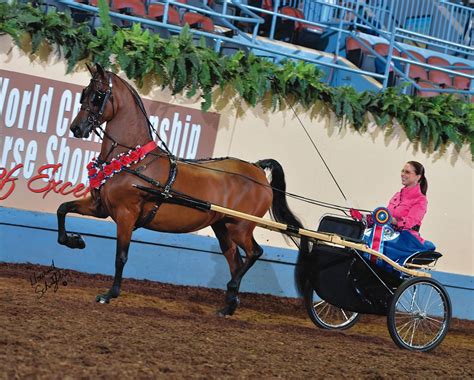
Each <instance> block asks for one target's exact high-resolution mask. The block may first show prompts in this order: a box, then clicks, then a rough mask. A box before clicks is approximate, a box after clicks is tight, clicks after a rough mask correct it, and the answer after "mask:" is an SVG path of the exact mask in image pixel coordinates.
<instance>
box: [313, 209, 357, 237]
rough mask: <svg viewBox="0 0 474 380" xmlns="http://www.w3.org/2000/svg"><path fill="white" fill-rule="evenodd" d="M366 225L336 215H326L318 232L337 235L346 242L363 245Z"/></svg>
mask: <svg viewBox="0 0 474 380" xmlns="http://www.w3.org/2000/svg"><path fill="white" fill-rule="evenodd" d="M364 230H365V225H364V223H362V222H359V221H358V220H353V219H349V218H343V217H340V216H335V215H324V216H323V217H322V218H321V220H320V222H319V227H318V231H319V232H327V233H333V234H337V235H339V236H341V237H343V238H345V239H346V240H350V241H354V242H358V243H362V242H363V241H362V237H363V235H364Z"/></svg>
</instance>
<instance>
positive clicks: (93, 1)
mask: <svg viewBox="0 0 474 380" xmlns="http://www.w3.org/2000/svg"><path fill="white" fill-rule="evenodd" d="M75 2H76V3H79V4H86V5H90V6H92V7H97V5H98V3H99V0H75Z"/></svg>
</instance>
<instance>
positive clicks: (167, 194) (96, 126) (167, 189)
mask: <svg viewBox="0 0 474 380" xmlns="http://www.w3.org/2000/svg"><path fill="white" fill-rule="evenodd" d="M112 75H113V74H112V73H110V72H109V73H108V86H109V87H108V89H107V90H106V91H105V93H104V92H101V91H98V92H99V94H98V98H99V99H101V100H102V104H101V105H100V110H99V112H98V113H97V114H95V113H94V114H93V116H92V118H91V119H89V117H90V116H88V120H91V124H92V125H93V132H94V133H95V134H96V135H97V136H98V137H99V138H100V139H102V140H103V139H104V138H105V137H107V138H108V139H109V140H110V141H112V146H111V148H110V150H109V151H108V152H107V155H106V157H105V159H104V160H99V159H97V160H96V163H97V164H98V165H104V166H106V165H110V163H109V162H107V159H108V157H109V156H110V154H111V153H112V152H113V150H114V149H115V148H116V147H117V146H121V147H123V148H126V149H129V151H131V150H135V149H136V148H137V147H131V146H128V145H125V144H122V143H120V142H118V141H116V140H115V139H114V138H113V137H112V136H110V134H109V133H107V132H106V131H105V129H103V128H102V127H101V125H100V122H99V119H100V117H101V116H102V114H103V112H104V111H105V106H106V104H107V101H108V100H109V99H110V101H111V102H112V109H113V112H114V114H115V107H114V103H113V95H112ZM117 78H118V79H119V80H120V81H121V82H122V83H123V84H124V85H125V86H126V87H127V89H128V90H129V91H130V92H131V93H132V95H133V98H134V101H135V103H136V104H137V106H138V108H139V109H140V111H141V112H142V114H143V116H145V120H146V121H147V126H148V132H149V134H150V138H151V139H152V140H153V136H152V132H153V133H154V134H155V136H157V137H158V139H159V140H160V145H161V146H162V147H163V148H164V149H163V150H164V151H165V154H156V153H153V152H152V151H150V152H148V153H147V154H149V155H152V156H155V157H160V156H167V157H168V159H169V161H170V173H169V177H168V181H167V182H166V184H165V185H164V186H163V185H161V184H160V183H159V182H157V181H155V180H154V179H152V178H150V177H147V176H145V175H143V174H141V173H140V172H139V171H140V168H139V169H138V170H133V169H130V168H129V167H128V166H124V167H123V168H122V170H123V171H125V172H127V173H130V174H133V175H135V176H137V177H139V178H140V179H142V180H144V181H146V182H148V183H150V184H152V185H153V186H156V187H159V188H162V189H163V192H162V196H163V198H165V199H167V198H171V197H172V195H171V187H172V184H173V183H174V181H175V179H176V176H177V162H178V161H179V162H180V163H183V164H187V165H195V166H198V167H199V168H202V169H206V170H211V171H216V172H221V173H225V174H230V175H237V176H240V177H242V178H246V179H247V180H249V181H252V182H254V183H256V184H259V185H261V186H264V187H267V188H271V189H272V190H274V191H277V192H280V193H284V194H286V195H287V196H289V197H291V198H294V199H296V200H299V201H302V202H306V203H310V204H314V205H316V206H320V207H324V208H329V209H333V210H338V211H341V212H343V213H346V211H347V210H349V209H350V207H347V206H341V205H337V204H333V203H328V202H323V201H318V200H316V199H312V198H308V197H304V196H301V195H298V194H294V193H289V192H285V191H281V190H279V189H275V188H273V187H272V186H270V185H268V184H265V183H261V182H259V181H256V180H255V179H253V178H250V177H248V176H246V175H244V174H240V173H233V172H228V171H225V170H221V169H216V168H210V167H206V166H202V165H199V162H201V161H216V160H223V159H235V158H233V157H223V158H212V159H209V158H207V159H200V160H185V159H177V158H176V157H175V156H174V154H173V153H171V151H170V150H169V148H168V146H167V145H166V143H165V142H164V141H163V140H162V139H161V138H160V136H159V134H158V132H157V131H156V129H155V128H154V127H153V124H152V123H151V122H150V120H149V118H148V115H147V112H146V110H145V107H144V105H143V102H142V100H141V98H140V96H139V95H138V93H137V92H136V90H135V89H134V88H133V87H132V86H130V85H129V84H128V83H127V82H126V81H125V80H123V79H122V78H120V77H119V76H117ZM92 80H93V81H96V82H99V83H104V82H103V81H100V80H98V79H94V78H93V79H92ZM85 90H86V89H84V90H83V95H84V91H85ZM291 108H292V110H293V112H294V114H295V116H296V117H297V119H298V121H299V122H300V124H301V125H302V127H303V128H304V125H303V123H302V122H301V120H300V118H299V117H298V115H297V114H296V111H295V110H294V108H293V107H291ZM81 109H82V108H81ZM85 110H88V111H90V112H92V110H91V109H90V108H89V107H88V108H86V109H85ZM304 129H305V131H306V128H304ZM98 130H100V131H101V132H102V136H101V135H100V133H99V132H98ZM306 134H307V135H308V137H309V138H310V140H311V142H312V144H313V146H314V147H315V149H316V150H317V152H318V154H319V156H320V157H321V159H322V160H323V162H324V164H325V166H326V168H327V169H328V171H329V172H330V175H331V177H332V178H333V180H334V181H335V183H336V185H337V187H338V189H339V191H340V192H341V194H342V195H343V197H344V199H345V200H346V201H347V198H346V196H345V194H344V193H343V191H342V189H341V188H340V186H339V184H338V183H337V181H336V179H335V177H334V175H333V174H332V172H331V171H330V169H329V167H328V165H327V164H326V162H325V160H324V158H323V157H322V155H321V153H320V152H319V150H318V149H317V147H316V145H315V143H314V141H313V140H312V139H311V136H309V134H308V132H307V131H306ZM155 146H156V144H155ZM239 160H240V159H239ZM240 161H243V160H240ZM158 207H159V205H158V206H157V207H156V208H155V210H153V211H154V213H156V212H157V211H158ZM359 210H361V211H367V212H370V210H362V209H359ZM147 219H152V218H151V217H149V218H147Z"/></svg>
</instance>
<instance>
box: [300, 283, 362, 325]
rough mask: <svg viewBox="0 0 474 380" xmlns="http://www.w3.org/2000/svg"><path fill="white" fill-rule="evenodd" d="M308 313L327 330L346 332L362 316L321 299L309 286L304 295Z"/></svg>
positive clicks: (316, 323) (314, 321)
mask: <svg viewBox="0 0 474 380" xmlns="http://www.w3.org/2000/svg"><path fill="white" fill-rule="evenodd" d="M304 301H305V307H306V311H307V312H308V314H309V317H310V318H311V320H312V321H313V323H314V324H315V325H316V326H318V327H320V328H322V329H327V330H345V329H348V328H350V327H352V326H354V325H355V324H356V322H357V321H358V320H359V318H360V315H359V314H358V313H355V312H353V311H347V310H344V309H341V308H339V307H336V306H333V305H331V304H330V303H328V302H326V301H323V300H321V299H319V297H318V296H317V294H316V292H315V291H314V289H313V288H312V287H311V286H307V287H306V290H305V294H304Z"/></svg>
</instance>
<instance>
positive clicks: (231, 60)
mask: <svg viewBox="0 0 474 380" xmlns="http://www.w3.org/2000/svg"><path fill="white" fill-rule="evenodd" d="M108 12H109V9H108V5H107V3H106V1H105V0H99V14H100V18H101V24H102V25H101V26H100V27H99V28H97V29H96V33H95V34H93V33H91V31H90V29H89V28H88V26H87V25H86V24H85V23H84V24H75V23H73V21H72V19H71V17H70V16H69V15H68V14H65V13H61V12H50V13H48V14H45V13H43V12H42V11H41V10H39V9H37V8H34V7H32V6H31V5H30V4H16V3H13V4H8V3H0V34H9V35H10V36H11V37H12V38H13V39H14V41H15V43H16V44H17V45H18V46H20V47H23V48H24V46H23V45H22V39H23V37H24V36H25V35H29V36H30V38H31V46H30V48H31V54H35V53H37V51H38V48H39V47H40V46H41V44H43V43H46V44H47V45H49V46H51V47H53V48H54V49H56V54H57V56H58V57H59V58H62V59H64V60H65V61H66V62H67V72H68V73H69V72H71V71H72V70H73V69H74V67H75V66H76V65H77V63H78V62H79V61H81V60H88V61H90V62H98V63H100V64H101V65H103V66H104V67H106V68H110V69H112V70H114V71H118V70H119V69H122V70H123V71H124V72H125V73H126V75H127V76H128V78H130V79H134V80H136V81H137V83H138V86H139V87H141V86H142V85H143V83H144V81H145V79H146V78H148V79H149V78H156V80H157V81H158V83H160V84H161V86H162V87H163V88H166V87H169V88H170V89H171V90H172V91H173V94H178V93H182V92H185V94H186V95H187V96H189V97H192V96H194V95H196V94H199V95H200V96H201V97H202V99H203V102H202V109H203V110H204V111H205V110H208V109H209V108H210V107H211V105H212V94H213V91H214V90H215V89H216V88H220V89H221V90H224V89H225V88H226V87H227V86H230V88H232V89H234V90H235V91H237V93H238V94H239V96H240V97H241V98H242V99H244V100H245V101H246V102H248V103H249V104H250V105H251V106H256V105H257V104H258V103H265V102H268V99H271V106H272V109H273V110H276V109H281V108H283V107H285V105H286V104H288V103H290V104H300V105H301V106H302V107H303V108H304V109H306V110H308V109H310V108H311V107H312V106H313V105H314V104H315V103H317V102H318V101H322V102H323V103H324V104H326V105H327V106H328V107H329V108H330V109H331V110H332V111H334V113H335V114H336V116H337V117H338V118H342V117H345V119H346V120H347V121H348V122H349V123H350V124H351V125H352V126H353V127H354V128H355V129H356V130H358V131H363V130H364V129H365V128H366V125H367V122H366V117H365V116H366V113H367V112H370V113H371V114H372V115H373V116H374V118H375V121H376V123H377V125H378V126H379V127H380V128H384V127H385V126H387V125H388V124H391V122H392V119H394V118H395V119H396V120H397V121H398V123H399V124H400V125H401V127H402V128H403V129H404V130H405V132H406V134H407V136H408V138H409V139H410V141H411V142H415V143H420V144H421V147H422V148H423V149H433V150H435V151H436V150H438V149H440V147H441V146H443V145H446V144H448V143H450V142H451V143H453V144H455V145H456V146H457V147H461V146H462V145H464V144H470V148H471V154H472V157H473V160H474V104H472V103H470V102H469V101H467V102H466V101H464V100H462V99H460V98H458V97H457V96H455V95H439V96H435V97H431V98H422V97H414V96H409V95H404V94H400V93H399V92H400V91H399V89H397V88H388V89H386V90H385V91H383V92H377V93H375V92H370V91H364V92H356V91H355V90H354V88H352V87H330V86H329V85H327V84H325V83H323V82H322V81H321V78H322V73H321V71H320V70H319V69H318V68H317V67H316V66H315V65H313V64H310V63H304V62H296V61H293V60H285V61H284V62H281V63H280V64H275V63H273V62H270V61H268V60H267V59H265V58H259V57H257V56H255V55H253V54H251V53H250V54H244V53H243V52H242V51H239V52H237V53H236V54H234V55H233V56H230V57H229V56H220V55H219V54H217V53H216V52H215V51H214V50H212V49H209V48H207V47H206V46H205V44H204V41H202V43H201V44H200V45H198V46H196V45H195V44H194V43H193V40H192V34H191V33H190V32H189V29H188V28H187V27H185V28H183V30H182V32H181V34H180V35H179V36H173V37H171V38H169V39H163V38H161V37H160V36H159V35H157V34H153V33H150V32H149V31H148V30H143V29H142V28H141V26H140V24H134V25H133V26H132V27H131V28H123V29H121V28H118V27H117V26H115V25H113V24H112V23H111V20H110V17H109V14H108ZM111 57H114V58H115V59H114V61H113V62H112V61H111ZM388 131H390V129H388Z"/></svg>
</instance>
